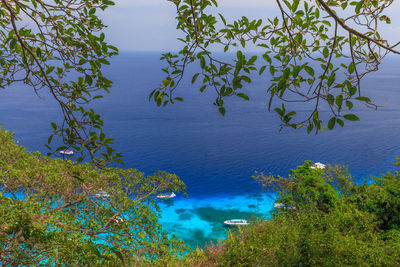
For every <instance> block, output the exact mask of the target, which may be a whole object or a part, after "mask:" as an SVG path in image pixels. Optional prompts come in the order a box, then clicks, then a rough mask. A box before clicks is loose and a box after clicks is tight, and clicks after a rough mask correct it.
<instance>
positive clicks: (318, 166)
mask: <svg viewBox="0 0 400 267" xmlns="http://www.w3.org/2000/svg"><path fill="white" fill-rule="evenodd" d="M325 167H326V165H325V164H323V163H321V162H315V163H314V164H313V165H312V166H311V167H310V168H311V169H318V170H323V169H325Z"/></svg>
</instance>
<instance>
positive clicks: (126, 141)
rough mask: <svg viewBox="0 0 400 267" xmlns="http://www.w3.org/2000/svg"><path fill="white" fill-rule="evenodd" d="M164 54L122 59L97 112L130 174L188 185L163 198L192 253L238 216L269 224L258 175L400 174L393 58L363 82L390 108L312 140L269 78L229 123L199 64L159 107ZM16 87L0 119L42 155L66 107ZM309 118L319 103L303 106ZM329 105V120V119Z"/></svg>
mask: <svg viewBox="0 0 400 267" xmlns="http://www.w3.org/2000/svg"><path fill="white" fill-rule="evenodd" d="M160 55H161V52H121V53H120V55H119V56H117V57H115V58H114V59H112V64H111V65H110V66H106V68H105V69H104V75H105V76H106V77H108V78H110V79H111V80H112V81H113V87H112V89H111V93H110V94H108V95H106V96H105V97H104V98H103V99H99V100H96V102H95V103H94V104H93V107H94V108H95V109H96V111H98V112H99V113H100V114H101V115H102V118H103V120H104V122H105V132H106V134H107V135H108V136H110V137H113V138H115V148H116V149H117V150H118V151H120V152H122V154H123V160H124V162H125V164H124V165H120V167H122V168H135V169H138V170H140V171H142V172H144V173H145V174H149V175H150V174H152V173H153V172H154V171H156V170H164V171H168V172H171V173H175V174H177V175H178V176H179V177H180V178H181V179H182V180H183V181H184V182H185V184H186V185H187V197H184V196H183V195H178V196H177V197H175V198H174V199H171V200H167V201H160V207H161V217H160V222H161V224H162V225H163V227H164V229H165V230H166V231H167V232H169V233H170V234H171V235H172V234H173V235H176V236H177V237H178V238H181V239H182V240H184V241H185V242H186V244H188V245H189V246H191V247H192V248H196V247H204V246H207V245H210V244H213V243H214V244H215V243H216V242H218V241H219V240H223V239H224V238H226V236H227V233H228V230H229V229H228V228H226V227H224V225H223V221H224V220H228V219H234V218H243V219H248V220H255V219H257V218H265V219H268V217H269V216H270V211H271V210H272V209H273V203H274V201H275V198H274V196H273V195H272V194H270V193H266V192H264V191H263V190H262V188H261V186H260V185H259V184H257V183H256V182H255V181H254V179H253V178H252V176H254V175H255V172H263V173H265V174H271V175H275V176H278V175H280V176H287V175H288V174H289V172H290V169H294V168H296V166H298V165H300V164H302V163H303V162H304V161H305V160H312V161H314V162H322V163H325V164H328V163H329V164H338V165H344V166H347V167H348V169H349V172H350V173H351V174H352V175H353V176H355V177H356V178H357V180H358V181H363V179H368V178H370V177H371V176H376V175H381V174H383V173H386V172H388V171H390V172H394V171H396V170H397V167H395V166H394V165H393V162H394V161H395V158H396V156H399V155H400V139H399V137H400V105H399V104H400V68H399V66H400V57H397V58H396V57H392V58H391V57H387V58H386V59H385V60H384V62H383V63H382V65H381V68H380V70H379V71H378V72H375V73H372V74H370V75H368V76H367V77H365V78H364V79H363V81H362V88H363V95H365V96H368V97H370V98H371V99H374V100H375V101H376V103H377V104H385V107H382V108H379V109H378V110H374V109H371V108H367V107H365V106H363V105H356V107H355V113H356V114H357V115H358V116H359V117H360V121H358V122H346V123H345V127H343V128H342V127H340V126H338V125H336V127H335V129H334V130H333V131H329V130H325V131H322V132H321V133H319V134H318V135H316V134H307V133H306V132H305V130H293V129H289V128H284V129H283V130H282V131H280V121H279V119H278V117H277V115H276V113H274V112H269V111H268V110H267V99H268V95H267V93H266V91H267V88H268V86H269V77H268V75H266V76H261V77H259V76H257V75H255V76H254V77H253V76H252V79H253V82H252V83H251V84H249V85H246V86H245V87H244V88H243V90H244V92H246V93H247V94H248V95H249V97H250V101H245V100H243V99H241V98H237V97H231V98H229V99H227V100H226V101H225V105H226V108H227V112H226V115H225V116H221V115H220V114H219V112H218V109H217V108H216V107H215V106H214V105H213V101H214V99H215V92H214V91H213V90H211V89H206V91H205V92H203V93H201V92H200V91H199V88H200V86H201V85H200V84H194V85H192V84H191V74H193V73H194V72H196V70H197V67H196V66H194V67H192V68H191V69H189V70H188V75H187V76H186V78H185V79H184V80H183V81H182V83H181V85H180V86H179V88H178V89H176V91H175V92H174V93H175V95H176V96H181V97H183V98H184V102H182V103H181V102H177V103H175V104H174V105H167V106H166V107H157V106H156V105H155V103H154V102H149V100H148V98H149V94H150V92H151V91H152V90H153V89H154V88H156V87H157V86H158V85H159V83H160V82H161V81H162V80H163V78H164V73H163V72H162V70H161V69H162V68H163V67H165V65H164V63H163V62H161V61H160V60H159V59H160ZM44 90H45V89H43V91H42V92H39V96H40V97H38V96H37V95H36V94H35V93H34V91H33V90H32V89H31V88H28V87H26V86H24V85H22V84H16V85H12V86H9V87H7V88H5V89H1V90H0V122H1V123H2V127H3V128H5V129H7V130H11V131H13V132H14V133H15V138H16V139H17V140H18V142H19V143H20V144H21V145H23V146H25V147H27V148H28V149H29V150H33V151H41V152H42V153H44V154H46V153H47V152H48V150H47V149H46V148H45V147H44V144H46V143H47V138H48V136H49V134H50V132H51V126H50V122H52V121H55V122H57V121H59V120H60V113H59V112H60V110H59V108H58V106H57V105H56V103H55V102H54V101H53V100H52V99H51V97H49V96H48V94H47V93H46V92H45V91H44ZM294 108H295V109H296V110H297V111H298V114H299V116H301V115H303V116H305V115H306V114H308V112H310V111H311V108H310V106H306V105H300V104H298V105H297V106H294ZM328 112H329V111H328V109H327V108H326V107H325V108H324V107H322V113H321V114H322V116H325V117H326V116H328V114H329V113H328Z"/></svg>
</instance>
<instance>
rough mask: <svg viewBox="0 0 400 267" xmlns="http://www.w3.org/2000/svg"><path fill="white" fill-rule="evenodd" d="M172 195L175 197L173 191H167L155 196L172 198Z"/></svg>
mask: <svg viewBox="0 0 400 267" xmlns="http://www.w3.org/2000/svg"><path fill="white" fill-rule="evenodd" d="M173 197H176V195H175V193H174V192H172V193H169V194H159V195H158V196H157V198H165V199H168V198H173Z"/></svg>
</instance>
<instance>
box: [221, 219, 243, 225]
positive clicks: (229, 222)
mask: <svg viewBox="0 0 400 267" xmlns="http://www.w3.org/2000/svg"><path fill="white" fill-rule="evenodd" d="M224 224H226V225H248V224H249V223H248V222H247V221H246V220H244V219H232V220H227V221H224Z"/></svg>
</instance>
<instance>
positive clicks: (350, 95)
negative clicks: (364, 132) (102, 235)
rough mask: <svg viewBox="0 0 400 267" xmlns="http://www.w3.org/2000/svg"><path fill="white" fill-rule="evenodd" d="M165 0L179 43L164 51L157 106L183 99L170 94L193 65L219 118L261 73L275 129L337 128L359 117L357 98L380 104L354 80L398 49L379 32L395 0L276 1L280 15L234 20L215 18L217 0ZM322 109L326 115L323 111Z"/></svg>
mask: <svg viewBox="0 0 400 267" xmlns="http://www.w3.org/2000/svg"><path fill="white" fill-rule="evenodd" d="M171 2H173V3H174V4H175V6H176V10H177V28H178V29H179V30H180V31H181V32H183V34H184V37H183V38H181V39H180V41H182V42H183V43H184V47H183V48H182V49H181V50H180V51H179V52H178V53H177V54H172V53H166V54H163V56H162V59H163V60H164V61H165V62H166V63H167V67H166V68H164V69H163V70H164V71H165V72H166V73H167V77H166V79H165V80H164V81H163V82H162V84H161V85H160V87H159V88H157V89H155V90H154V91H153V92H152V94H151V95H150V97H151V98H152V99H154V101H155V102H156V103H157V104H158V105H159V106H161V105H166V104H168V103H174V101H175V100H182V99H181V98H180V97H175V96H174V93H173V92H174V90H175V89H176V88H177V87H178V86H179V83H180V81H181V80H182V78H183V76H184V73H185V70H186V69H187V67H188V65H190V64H192V63H195V62H198V63H199V64H200V68H201V72H199V73H196V74H194V75H193V77H192V83H195V82H196V80H198V79H200V80H201V81H200V83H201V87H200V91H201V92H203V91H204V90H206V88H211V89H213V90H215V92H216V100H215V102H214V105H216V106H217V107H218V109H219V112H220V113H221V114H222V115H224V114H225V107H224V99H225V98H226V97H229V96H238V97H241V98H243V99H245V100H248V99H249V97H248V96H247V95H246V90H245V85H246V84H248V83H251V74H253V73H257V72H258V73H259V74H260V75H262V74H263V73H264V71H266V70H267V71H269V74H270V85H269V87H268V89H267V94H268V96H269V102H268V103H267V107H268V109H271V108H273V109H274V111H275V112H276V113H277V114H278V116H279V118H280V119H281V122H282V124H281V126H282V127H286V126H289V127H292V128H294V129H299V128H302V127H306V129H307V132H308V133H310V132H311V131H313V130H315V131H316V132H317V133H318V132H319V131H320V130H321V129H324V126H327V127H328V128H329V129H333V128H334V127H335V125H336V124H338V125H340V126H343V125H344V120H349V121H356V120H359V118H358V117H357V116H356V115H355V114H353V113H351V110H352V108H353V106H354V103H355V102H357V101H361V102H364V103H365V104H366V105H367V106H368V107H372V108H375V109H376V108H378V107H380V105H378V104H376V103H374V102H373V101H372V100H371V99H369V98H368V97H366V96H364V95H363V92H362V90H361V89H362V88H361V84H360V81H361V79H362V78H363V77H364V76H365V75H367V74H368V73H370V72H373V71H376V70H378V67H379V65H380V63H381V61H382V60H383V58H384V57H385V56H386V55H387V54H389V53H393V54H400V50H399V48H398V47H399V45H400V43H395V44H390V43H389V42H388V41H387V40H385V38H384V37H383V36H381V35H380V33H379V30H380V29H381V26H382V24H390V22H391V20H390V18H389V17H388V16H387V15H385V12H386V11H387V10H388V9H389V8H390V5H391V4H392V3H393V0H382V1H376V0H354V1H344V0H333V1H326V0H304V1H300V0H294V1H287V0H276V4H277V7H278V10H279V14H277V16H276V17H275V18H268V19H267V20H264V21H263V20H261V19H259V20H252V19H251V18H247V17H242V18H241V19H239V20H236V21H233V22H228V21H226V19H225V18H224V16H223V14H219V13H218V15H214V13H215V12H213V11H212V7H217V1H216V0H173V1H171ZM250 43H252V44H254V45H256V46H258V47H259V48H261V49H263V50H264V53H263V54H262V59H261V60H260V59H258V57H257V56H252V57H250V58H249V57H246V53H245V52H243V50H244V49H245V48H246V46H248V45H249V44H250ZM218 49H219V50H223V51H224V52H228V51H236V58H235V59H233V60H232V61H227V60H225V59H223V58H220V57H219V56H218V54H215V53H213V52H212V51H213V50H218ZM258 62H260V63H258ZM256 63H257V64H258V65H257V64H256ZM259 65H261V66H259ZM274 101H275V102H274ZM276 102H277V103H276ZM296 102H297V103H298V102H300V103H304V105H305V106H307V107H308V108H309V110H311V112H309V113H306V115H305V116H304V115H301V114H296V109H295V108H293V107H292V104H293V103H296ZM324 108H325V109H326V110H328V113H330V114H331V115H330V116H329V117H330V118H329V117H327V116H326V115H322V112H321V110H324Z"/></svg>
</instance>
